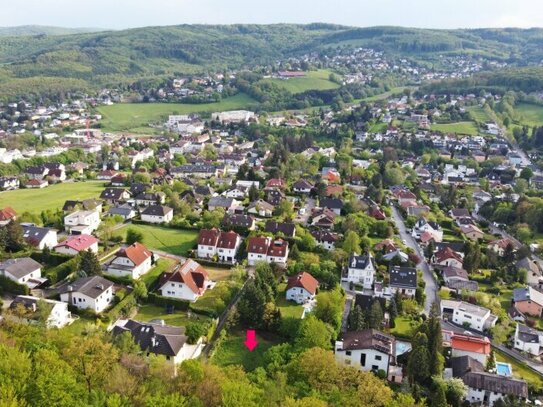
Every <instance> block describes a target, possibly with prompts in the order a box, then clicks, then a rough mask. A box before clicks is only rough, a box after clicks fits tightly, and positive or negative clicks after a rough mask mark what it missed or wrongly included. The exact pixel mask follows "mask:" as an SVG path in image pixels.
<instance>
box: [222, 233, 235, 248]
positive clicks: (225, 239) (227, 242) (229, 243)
mask: <svg viewBox="0 0 543 407" xmlns="http://www.w3.org/2000/svg"><path fill="white" fill-rule="evenodd" d="M238 238H239V235H238V234H237V233H236V232H221V235H220V237H219V241H218V242H217V247H219V248H221V249H233V248H235V247H236V243H237V241H238Z"/></svg>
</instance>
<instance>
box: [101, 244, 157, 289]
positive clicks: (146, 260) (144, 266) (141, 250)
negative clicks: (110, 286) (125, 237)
mask: <svg viewBox="0 0 543 407" xmlns="http://www.w3.org/2000/svg"><path fill="white" fill-rule="evenodd" d="M152 259H153V253H152V252H151V251H150V250H148V249H147V248H146V247H145V246H144V245H142V244H141V243H137V242H136V243H134V244H132V245H130V246H128V247H125V248H123V249H120V250H119V251H118V252H117V254H116V256H115V257H114V258H113V260H111V262H110V263H109V264H108V265H107V269H106V273H107V274H111V275H113V276H117V277H126V276H128V277H131V278H133V279H134V280H137V279H138V278H140V277H141V276H142V275H144V274H145V273H147V272H148V271H149V270H151V268H152V267H153V264H152Z"/></svg>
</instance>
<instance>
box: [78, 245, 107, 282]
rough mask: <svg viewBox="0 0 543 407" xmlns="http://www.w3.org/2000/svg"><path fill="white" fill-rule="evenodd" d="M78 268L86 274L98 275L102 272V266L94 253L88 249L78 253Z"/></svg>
mask: <svg viewBox="0 0 543 407" xmlns="http://www.w3.org/2000/svg"><path fill="white" fill-rule="evenodd" d="M79 269H80V270H81V271H82V272H83V273H84V274H85V275H87V276H99V275H101V274H102V266H101V265H100V260H98V256H97V255H96V253H94V252H92V251H91V250H90V249H89V250H87V251H82V252H80V253H79Z"/></svg>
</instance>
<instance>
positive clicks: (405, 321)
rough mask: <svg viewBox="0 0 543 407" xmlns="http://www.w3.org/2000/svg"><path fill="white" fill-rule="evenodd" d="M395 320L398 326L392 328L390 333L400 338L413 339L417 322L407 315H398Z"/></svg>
mask: <svg viewBox="0 0 543 407" xmlns="http://www.w3.org/2000/svg"><path fill="white" fill-rule="evenodd" d="M395 322H396V326H395V327H394V328H392V329H391V330H390V333H391V334H392V335H394V336H398V337H400V338H407V339H411V337H412V336H413V334H414V333H415V329H416V328H417V323H415V322H414V321H413V320H412V319H411V318H410V317H406V316H399V317H396V319H395Z"/></svg>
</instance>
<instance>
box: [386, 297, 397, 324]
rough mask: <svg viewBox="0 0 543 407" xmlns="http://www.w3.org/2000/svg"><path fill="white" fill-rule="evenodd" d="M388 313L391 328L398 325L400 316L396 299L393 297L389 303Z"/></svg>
mask: <svg viewBox="0 0 543 407" xmlns="http://www.w3.org/2000/svg"><path fill="white" fill-rule="evenodd" d="M388 315H389V319H390V323H389V325H390V328H395V327H396V317H397V316H398V307H397V306H396V299H395V298H394V297H392V298H391V299H390V303H389V304H388Z"/></svg>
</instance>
